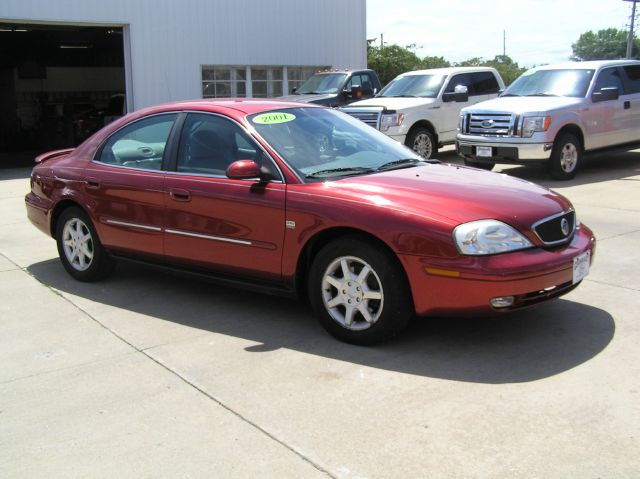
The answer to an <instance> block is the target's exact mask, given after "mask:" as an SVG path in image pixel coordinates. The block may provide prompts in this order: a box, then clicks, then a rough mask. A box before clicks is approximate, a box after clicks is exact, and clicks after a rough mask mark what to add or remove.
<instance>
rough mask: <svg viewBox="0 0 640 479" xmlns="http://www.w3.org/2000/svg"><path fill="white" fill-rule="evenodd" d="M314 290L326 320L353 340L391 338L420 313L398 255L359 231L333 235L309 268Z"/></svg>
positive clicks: (316, 305) (315, 302)
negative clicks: (360, 236)
mask: <svg viewBox="0 0 640 479" xmlns="http://www.w3.org/2000/svg"><path fill="white" fill-rule="evenodd" d="M308 294H309V299H310V302H311V305H312V307H313V310H314V312H315V314H316V316H317V317H318V319H319V321H320V323H321V324H322V326H323V327H324V328H325V329H326V330H327V331H328V332H329V333H330V334H331V335H332V336H334V337H335V338H337V339H339V340H341V341H344V342H347V343H351V344H359V345H372V344H376V343H379V342H382V341H385V340H388V339H390V338H392V337H393V336H395V335H397V334H398V333H399V332H400V331H402V330H403V329H404V328H405V327H406V326H407V324H408V323H409V320H410V319H411V318H412V317H413V314H414V308H413V302H412V299H411V294H410V289H409V285H408V283H407V279H406V276H405V273H404V270H403V269H402V267H401V265H400V263H399V262H398V260H397V258H396V257H395V256H393V255H392V254H391V253H389V252H388V251H387V250H386V249H385V248H383V247H382V246H378V245H375V244H373V243H371V242H369V241H366V240H363V239H361V238H358V237H347V238H342V239H339V240H335V241H332V242H331V243H329V244H327V245H326V246H324V247H323V248H322V249H321V250H320V251H319V252H318V254H317V255H316V257H315V258H314V260H313V263H312V265H311V269H310V273H309V281H308Z"/></svg>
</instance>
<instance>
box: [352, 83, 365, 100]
mask: <svg viewBox="0 0 640 479" xmlns="http://www.w3.org/2000/svg"><path fill="white" fill-rule="evenodd" d="M351 98H353V99H354V100H357V99H358V98H362V88H360V85H354V86H352V87H351Z"/></svg>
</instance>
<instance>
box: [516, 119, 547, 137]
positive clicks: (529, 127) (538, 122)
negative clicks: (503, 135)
mask: <svg viewBox="0 0 640 479" xmlns="http://www.w3.org/2000/svg"><path fill="white" fill-rule="evenodd" d="M549 125H551V117H550V116H525V117H524V120H523V121H522V136H523V137H524V138H531V137H532V136H533V134H534V133H535V132H536V131H547V130H548V129H549Z"/></svg>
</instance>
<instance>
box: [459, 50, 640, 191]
mask: <svg viewBox="0 0 640 479" xmlns="http://www.w3.org/2000/svg"><path fill="white" fill-rule="evenodd" d="M459 130H460V131H459V134H458V137H457V142H456V149H457V151H458V154H460V155H461V156H462V157H464V159H465V163H466V164H467V165H470V166H476V167H480V168H485V169H491V168H493V166H494V164H495V163H517V164H532V163H543V164H546V165H547V167H548V170H549V172H550V174H551V176H552V177H553V178H555V179H559V180H568V179H571V178H573V177H574V176H575V175H576V172H577V171H578V169H579V168H580V165H581V163H582V157H583V154H584V153H588V152H595V151H610V150H614V149H616V150H630V149H633V148H638V147H640V61H638V60H601V61H589V62H569V63H562V64H557V65H546V66H543V67H538V68H533V69H531V70H528V71H526V72H525V73H523V74H522V75H521V76H520V77H519V78H518V79H517V80H516V81H514V82H513V83H512V84H511V85H510V86H509V88H507V90H506V91H504V93H502V94H501V95H500V97H498V98H496V99H494V100H491V101H487V102H484V103H480V104H477V105H474V106H472V107H469V108H465V109H463V110H462V113H461V115H460V121H459Z"/></svg>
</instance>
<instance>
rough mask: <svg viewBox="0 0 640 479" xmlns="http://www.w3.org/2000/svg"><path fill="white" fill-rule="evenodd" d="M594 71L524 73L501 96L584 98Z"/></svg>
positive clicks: (537, 71)
mask: <svg viewBox="0 0 640 479" xmlns="http://www.w3.org/2000/svg"><path fill="white" fill-rule="evenodd" d="M593 72H594V70H583V69H574V70H569V69H567V70H529V71H527V72H525V73H523V74H522V75H521V76H520V77H519V78H518V79H517V80H516V81H514V82H513V83H512V84H511V85H510V86H509V88H507V89H506V90H505V91H504V93H503V94H502V95H501V96H570V97H576V98H580V97H584V96H585V95H586V94H587V90H588V89H589V83H591V79H592V78H593Z"/></svg>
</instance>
